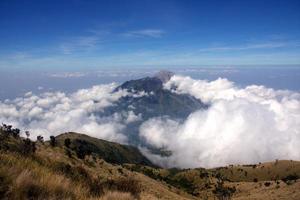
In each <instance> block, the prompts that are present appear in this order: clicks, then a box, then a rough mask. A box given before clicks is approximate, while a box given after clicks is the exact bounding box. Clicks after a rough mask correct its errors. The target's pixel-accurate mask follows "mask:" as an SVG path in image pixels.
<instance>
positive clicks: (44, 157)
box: [0, 133, 300, 200]
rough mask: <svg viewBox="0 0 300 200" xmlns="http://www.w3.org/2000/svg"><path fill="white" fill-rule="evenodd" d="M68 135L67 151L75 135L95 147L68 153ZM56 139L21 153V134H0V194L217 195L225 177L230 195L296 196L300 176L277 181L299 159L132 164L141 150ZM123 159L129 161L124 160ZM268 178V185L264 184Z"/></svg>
mask: <svg viewBox="0 0 300 200" xmlns="http://www.w3.org/2000/svg"><path fill="white" fill-rule="evenodd" d="M0 135H1V134H0ZM67 137H68V138H70V139H71V141H72V144H71V146H70V148H69V150H70V149H72V148H75V147H76V145H78V144H77V143H76V142H75V141H76V140H77V139H80V140H85V141H86V142H88V143H92V144H94V145H95V146H97V148H98V149H97V150H96V151H93V154H91V155H88V156H85V158H84V159H79V158H78V157H77V156H76V151H75V150H71V151H70V152H71V154H69V155H68V154H66V151H67V148H66V147H65V146H64V145H63V141H64V139H65V138H67ZM57 140H58V145H57V146H56V147H51V146H50V145H49V143H48V142H46V143H45V144H42V143H37V145H36V146H37V150H36V152H35V153H34V154H32V155H27V156H25V155H23V154H22V153H21V147H22V140H21V139H20V138H13V137H9V139H6V140H1V138H0V199H28V198H26V196H27V197H28V196H31V197H33V199H103V200H104V199H111V200H113V199H135V198H138V197H139V198H140V199H170V200H171V199H215V196H216V194H215V193H214V191H215V190H216V188H218V183H217V182H218V180H221V179H222V180H224V184H223V185H222V192H224V191H225V192H227V191H228V190H230V188H235V190H236V191H235V192H234V193H233V196H232V198H233V199H295V200H296V199H297V200H298V199H300V180H299V179H298V180H296V181H288V182H284V181H282V180H281V179H284V178H285V177H287V176H288V175H297V176H300V162H297V161H276V162H269V163H262V164H257V165H249V166H242V165H240V166H228V167H222V168H215V169H201V168H199V169H187V170H179V169H161V168H156V167H152V166H145V165H141V164H136V163H138V162H137V161H140V160H143V159H141V158H142V155H139V154H140V153H139V152H138V150H137V149H133V150H131V149H130V150H128V148H130V147H128V146H123V145H120V144H116V143H110V142H107V141H103V140H97V139H95V138H91V137H88V136H85V135H80V134H74V133H69V134H63V135H61V136H59V137H57ZM84 144H86V143H84ZM72 145H73V146H72ZM116 149H117V150H116ZM111 151H113V153H111ZM103 152H104V154H103ZM109 152H110V153H109ZM131 154H133V155H131ZM69 156H71V157H69ZM106 156H112V158H113V160H114V161H118V162H120V161H122V162H120V163H122V165H119V164H116V162H114V163H109V162H107V161H105V159H104V158H106V160H111V159H107V157H106ZM114 156H116V157H114ZM123 157H124V158H123ZM124 160H126V161H128V162H129V164H124V163H123V161H124ZM255 178H256V179H257V182H254V179H255ZM266 182H269V183H270V185H269V186H266V185H265V183H266ZM223 190H224V191H223Z"/></svg>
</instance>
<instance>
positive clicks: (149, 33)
mask: <svg viewBox="0 0 300 200" xmlns="http://www.w3.org/2000/svg"><path fill="white" fill-rule="evenodd" d="M164 34H165V31H163V30H160V29H143V30H136V31H129V32H127V33H125V34H124V35H125V36H128V37H152V38H160V37H162V36H163V35H164Z"/></svg>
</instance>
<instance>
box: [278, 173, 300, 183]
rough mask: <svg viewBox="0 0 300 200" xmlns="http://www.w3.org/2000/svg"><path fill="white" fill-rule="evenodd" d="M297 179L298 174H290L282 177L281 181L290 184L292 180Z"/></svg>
mask: <svg viewBox="0 0 300 200" xmlns="http://www.w3.org/2000/svg"><path fill="white" fill-rule="evenodd" d="M297 179H299V176H298V175H297V174H290V175H288V176H286V177H284V178H283V179H282V181H283V182H285V183H286V184H291V183H292V181H294V182H296V180H297Z"/></svg>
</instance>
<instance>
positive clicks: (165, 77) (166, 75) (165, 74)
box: [154, 70, 174, 83]
mask: <svg viewBox="0 0 300 200" xmlns="http://www.w3.org/2000/svg"><path fill="white" fill-rule="evenodd" d="M172 76H174V73H173V72H171V71H167V70H161V71H159V72H157V73H156V74H155V75H154V77H155V78H158V79H159V80H161V82H163V83H166V82H168V81H169V80H170V79H171V77H172Z"/></svg>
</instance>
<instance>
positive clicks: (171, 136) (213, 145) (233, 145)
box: [140, 76, 300, 168]
mask: <svg viewBox="0 0 300 200" xmlns="http://www.w3.org/2000/svg"><path fill="white" fill-rule="evenodd" d="M174 86H175V87H177V89H176V90H173V91H174V92H178V93H188V94H191V95H193V96H195V97H196V98H200V99H201V100H203V101H205V102H207V103H210V104H211V106H210V108H209V109H208V110H206V111H203V110H202V111H195V112H194V113H192V114H191V115H190V116H189V117H188V118H187V119H186V120H185V121H184V122H178V121H175V120H172V119H166V118H153V119H150V120H148V121H146V122H144V123H143V124H142V126H141V127H140V137H141V138H143V139H144V140H145V141H146V142H147V143H148V144H151V145H153V146H155V147H158V148H165V149H166V150H170V151H172V152H173V154H172V156H171V157H168V158H167V157H159V156H157V155H152V154H151V153H149V152H148V151H146V150H143V151H144V152H145V153H146V155H148V156H149V158H150V159H152V160H153V161H155V162H158V163H160V164H163V165H165V166H168V167H184V168H191V167H216V166H224V165H228V164H239V163H243V164H246V163H257V162H261V161H270V160H275V159H294V160H299V159H300V150H299V146H300V94H299V93H296V92H290V91H279V90H273V89H270V88H265V87H263V86H256V85H252V86H248V87H246V88H238V87H236V86H235V84H234V83H232V82H230V81H228V80H226V79H217V80H215V81H212V82H208V81H204V80H193V79H191V78H189V77H182V76H174V77H172V78H171V80H170V81H169V82H168V83H166V85H165V87H166V88H169V89H170V88H174Z"/></svg>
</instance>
